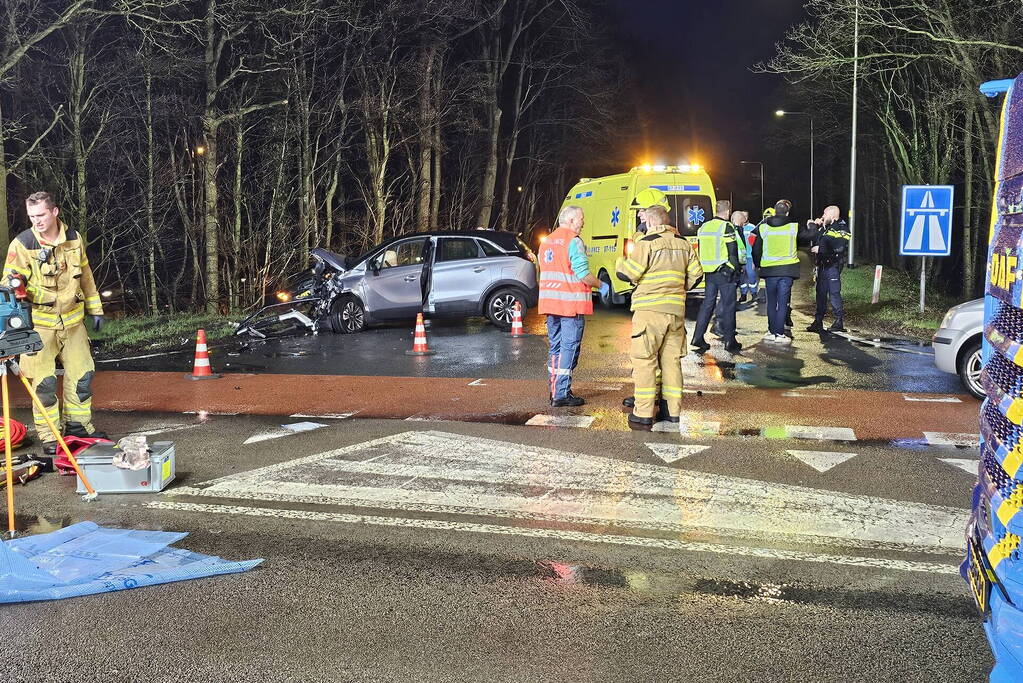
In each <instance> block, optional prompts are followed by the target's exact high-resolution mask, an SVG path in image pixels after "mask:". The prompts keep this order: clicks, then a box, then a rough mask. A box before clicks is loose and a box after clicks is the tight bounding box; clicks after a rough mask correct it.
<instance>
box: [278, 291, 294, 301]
mask: <svg viewBox="0 0 1023 683" xmlns="http://www.w3.org/2000/svg"><path fill="white" fill-rule="evenodd" d="M277 300H278V301H280V302H281V303H287V302H289V301H291V295H290V294H288V293H287V292H277Z"/></svg>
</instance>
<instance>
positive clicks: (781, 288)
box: [764, 277, 792, 335]
mask: <svg viewBox="0 0 1023 683" xmlns="http://www.w3.org/2000/svg"><path fill="white" fill-rule="evenodd" d="M764 289H766V290H767V331H768V332H770V333H771V334H776V335H784V334H785V319H786V318H788V316H789V300H790V299H791V297H792V278H790V277H765V278H764Z"/></svg>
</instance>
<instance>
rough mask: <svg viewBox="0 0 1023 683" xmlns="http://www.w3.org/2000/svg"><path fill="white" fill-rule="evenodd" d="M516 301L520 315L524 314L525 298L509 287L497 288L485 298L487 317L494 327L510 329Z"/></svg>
mask: <svg viewBox="0 0 1023 683" xmlns="http://www.w3.org/2000/svg"><path fill="white" fill-rule="evenodd" d="M516 303H518V304H519V306H521V307H522V315H525V314H526V298H525V297H524V296H523V295H522V294H521V293H520V292H518V291H516V290H514V289H512V288H510V287H505V288H503V289H499V290H497V291H496V292H494V293H493V294H491V295H490V296H489V297H488V298H487V308H486V314H487V318H488V319H489V320H490V322H491V323H493V324H494V326H496V327H500V328H501V329H504V330H509V329H511V324H512V318H513V316H514V315H515V304H516Z"/></svg>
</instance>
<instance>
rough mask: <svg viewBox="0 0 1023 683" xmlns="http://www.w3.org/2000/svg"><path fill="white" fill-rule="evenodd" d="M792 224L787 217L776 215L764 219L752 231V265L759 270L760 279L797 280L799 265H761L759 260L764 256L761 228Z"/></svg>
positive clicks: (790, 219)
mask: <svg viewBox="0 0 1023 683" xmlns="http://www.w3.org/2000/svg"><path fill="white" fill-rule="evenodd" d="M794 222H795V221H794V220H793V219H792V218H789V217H788V216H777V215H776V216H771V217H770V218H766V219H764V220H763V221H761V222H760V224H759V225H758V226H757V227H755V228H754V229H753V232H752V234H753V235H755V236H756V239H755V240H754V242H753V263H754V264H756V266H757V268H759V269H760V277H790V278H792V279H794V280H798V279H799V263H786V264H784V265H779V266H766V265H761V258H762V257H763V254H764V240H763V239H762V238H761V236H760V230H761V228H763V226H765V225H770V226H773V227H776V228H780V227H781V226H783V225H787V224H789V223H794Z"/></svg>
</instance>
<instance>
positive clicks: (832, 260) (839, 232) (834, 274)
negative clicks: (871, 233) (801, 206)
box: [806, 206, 852, 332]
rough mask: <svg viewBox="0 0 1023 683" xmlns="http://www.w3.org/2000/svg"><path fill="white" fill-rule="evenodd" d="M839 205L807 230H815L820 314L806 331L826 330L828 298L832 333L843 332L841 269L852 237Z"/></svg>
mask: <svg viewBox="0 0 1023 683" xmlns="http://www.w3.org/2000/svg"><path fill="white" fill-rule="evenodd" d="M840 216H841V213H840V212H839V210H838V207H837V206H829V207H828V208H826V209H824V215H822V216H821V217H820V218H819V219H817V220H816V221H810V222H809V223H807V224H806V227H807V228H808V229H809V230H811V231H812V233H811V236H810V252H811V253H812V254H814V263H815V264H816V267H817V268H816V271H817V311H816V314H815V315H814V317H813V324H812V325H810V326H809V327H807V328H806V331H807V332H823V331H824V314H825V313H827V310H828V299H831V312H832V313H833V314H834V316H835V322H834V323H832V325H831V327H830V328H829V331H831V332H844V331H845V325H844V324H843V323H844V321H843V317H844V312H843V309H842V266H843V265H844V264H845V259H846V254H847V253H848V252H849V240H850V239H852V235H850V234H849V230H848V228H847V227H846V224H845V221H843V220H842V219H841V218H840Z"/></svg>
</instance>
